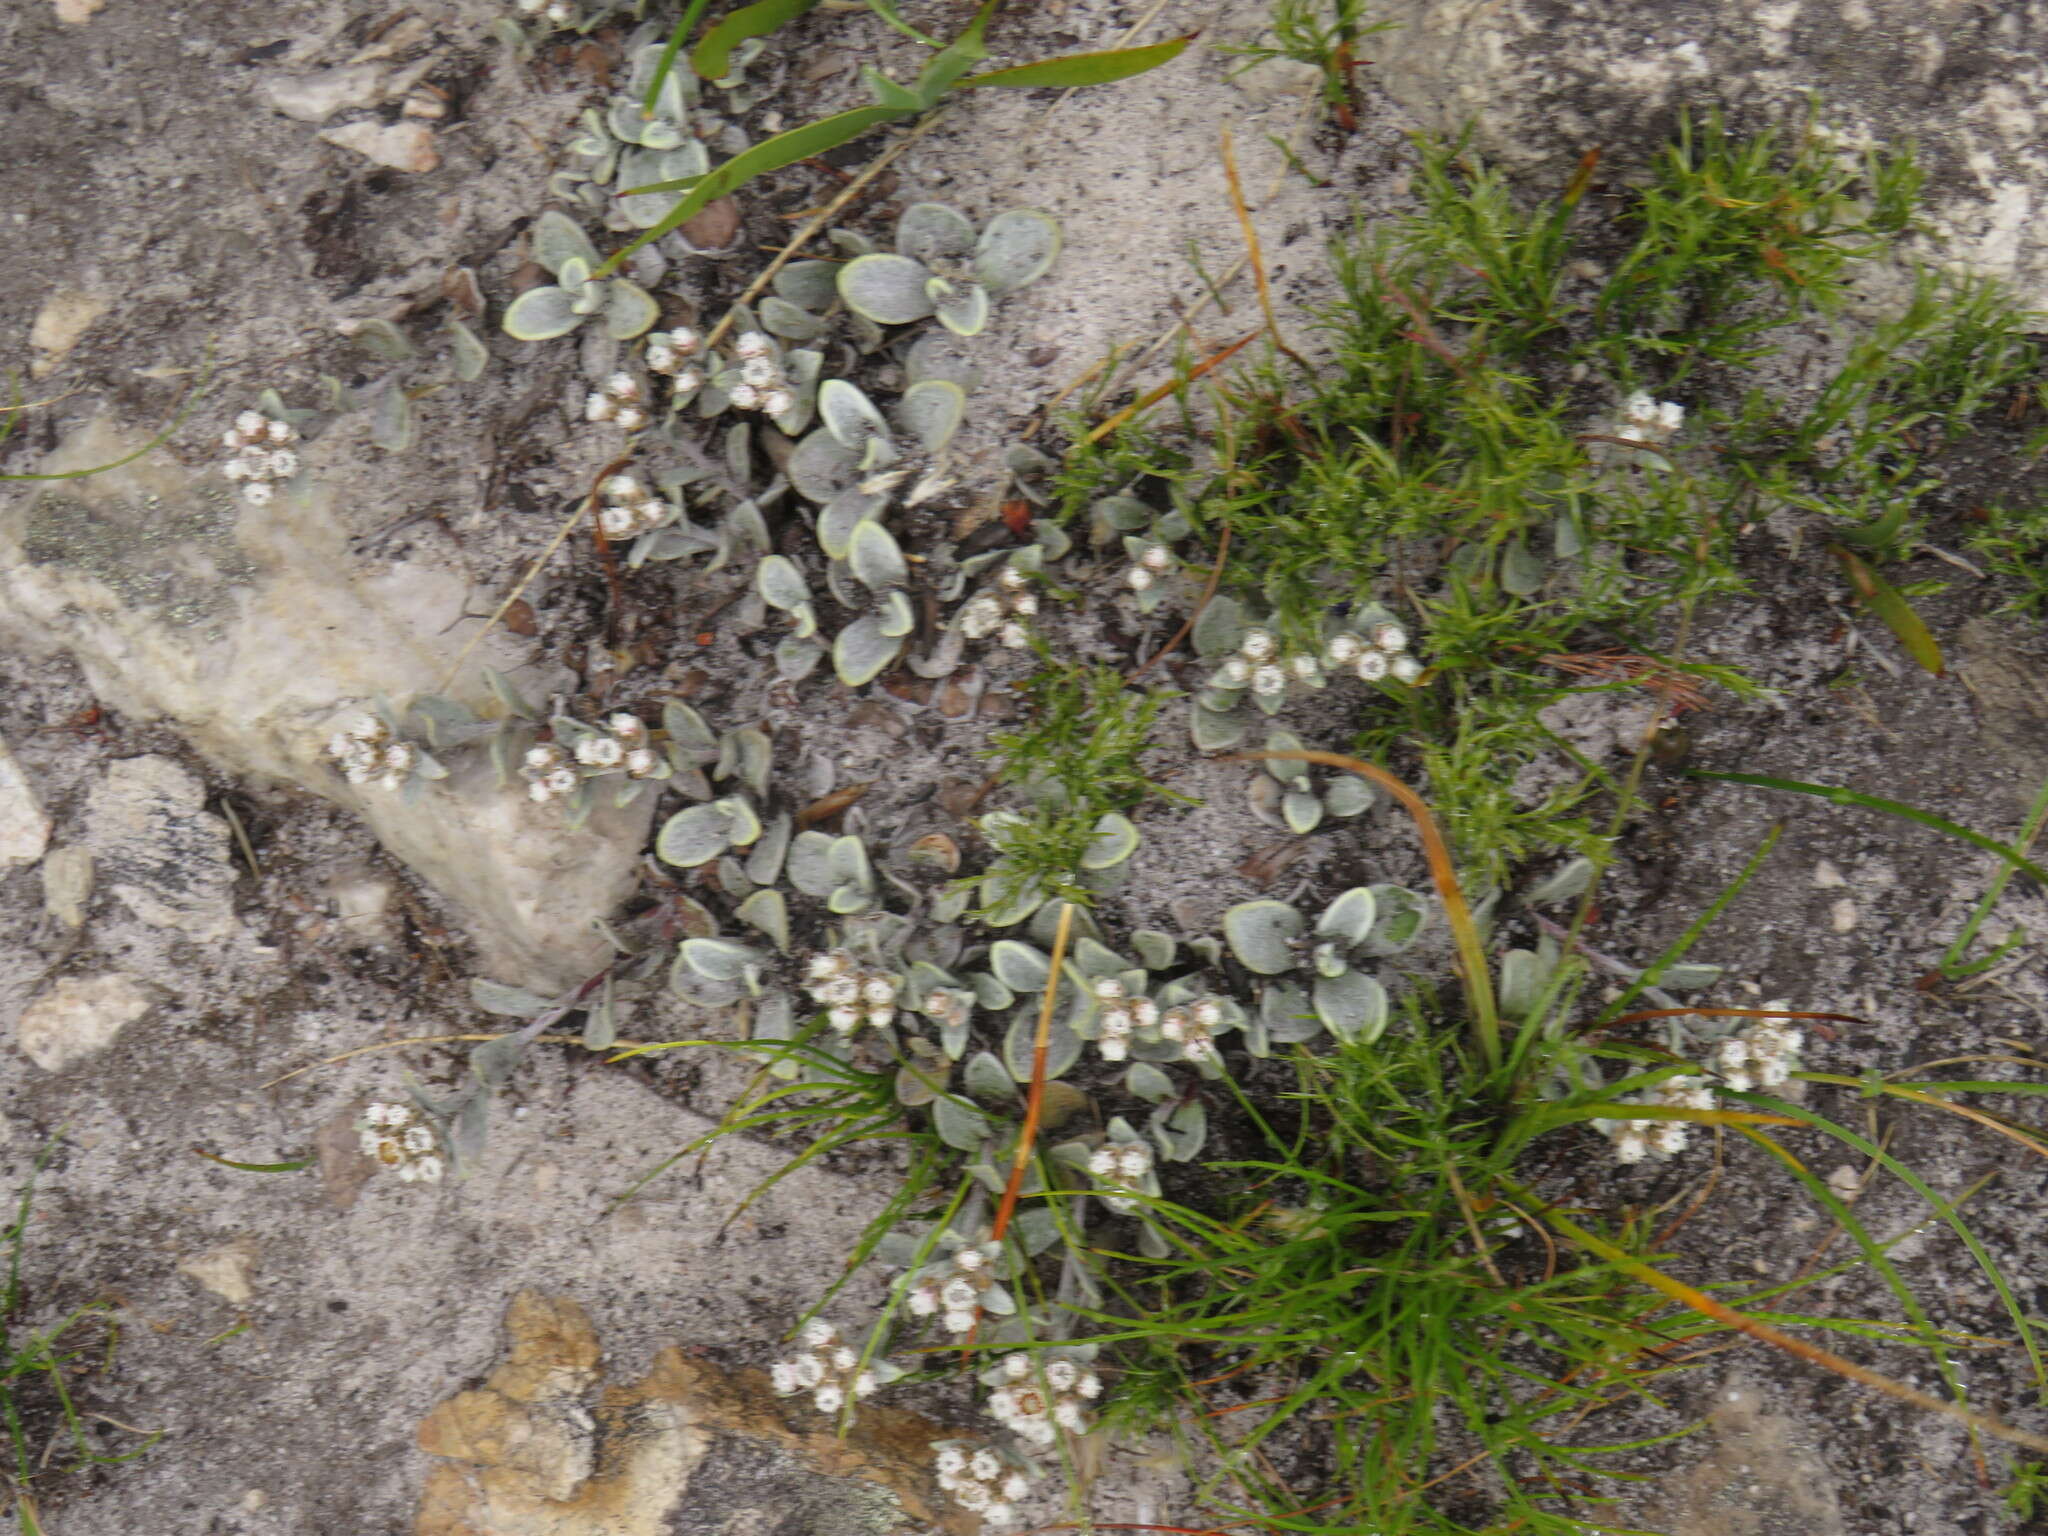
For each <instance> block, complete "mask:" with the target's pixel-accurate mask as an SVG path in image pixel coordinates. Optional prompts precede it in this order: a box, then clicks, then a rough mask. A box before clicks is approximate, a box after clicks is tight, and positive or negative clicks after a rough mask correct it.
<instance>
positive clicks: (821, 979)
mask: <svg viewBox="0 0 2048 1536" xmlns="http://www.w3.org/2000/svg"><path fill="white" fill-rule="evenodd" d="M804 990H805V991H806V992H808V993H810V995H811V1001H812V1002H814V1003H817V1004H819V1005H820V1006H822V1007H823V1008H824V1009H825V1010H826V1013H825V1022H826V1023H828V1024H830V1025H831V1026H832V1028H833V1029H834V1030H835V1031H837V1032H838V1033H839V1034H842V1035H850V1034H852V1033H853V1032H854V1031H855V1030H857V1029H859V1028H860V1027H861V1025H863V1024H872V1025H874V1026H875V1027H876V1028H877V1029H882V1028H886V1027H887V1026H888V1025H890V1024H892V1023H894V1022H895V1020H896V998H897V994H898V993H900V992H901V991H902V990H903V986H902V983H901V982H900V981H898V980H897V978H896V977H894V976H892V975H891V974H890V973H889V972H887V971H883V970H877V969H874V968H872V967H868V966H863V965H861V964H860V963H859V962H858V961H856V960H855V959H854V958H853V956H852V955H851V954H849V953H848V952H847V951H845V950H843V949H832V950H827V951H826V952H825V953H823V954H821V955H813V956H811V958H810V962H809V963H808V964H807V965H806V966H805V967H804Z"/></svg>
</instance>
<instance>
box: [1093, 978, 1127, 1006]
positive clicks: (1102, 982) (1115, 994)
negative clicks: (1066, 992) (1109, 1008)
mask: <svg viewBox="0 0 2048 1536" xmlns="http://www.w3.org/2000/svg"><path fill="white" fill-rule="evenodd" d="M1091 990H1092V991H1093V992H1094V993H1095V996H1096V998H1097V999H1098V1000H1099V1001H1101V1002H1105V1003H1107V1002H1114V1001H1115V1000H1116V999H1117V998H1119V997H1122V996H1123V995H1124V984H1123V982H1121V981H1120V980H1118V979H1117V978H1116V977H1114V976H1098V977H1097V978H1096V979H1095V982H1094V984H1093V986H1092V987H1091Z"/></svg>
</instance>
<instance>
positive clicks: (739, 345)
mask: <svg viewBox="0 0 2048 1536" xmlns="http://www.w3.org/2000/svg"><path fill="white" fill-rule="evenodd" d="M732 355H733V356H734V357H736V358H738V359H739V365H740V366H739V375H740V378H739V382H738V383H737V384H730V385H727V386H726V391H725V397H726V399H728V400H730V401H731V402H732V408H733V409H734V410H736V411H762V412H765V413H766V414H767V415H770V416H782V415H786V414H788V413H789V412H790V411H793V410H795V409H796V386H795V385H794V384H792V383H790V381H789V376H788V375H787V374H785V373H784V372H783V371H782V361H781V359H780V358H778V357H777V356H776V355H775V343H774V342H773V341H771V340H770V339H769V337H768V335H767V333H766V332H763V331H741V332H740V333H739V335H738V336H736V337H734V338H733V343H732Z"/></svg>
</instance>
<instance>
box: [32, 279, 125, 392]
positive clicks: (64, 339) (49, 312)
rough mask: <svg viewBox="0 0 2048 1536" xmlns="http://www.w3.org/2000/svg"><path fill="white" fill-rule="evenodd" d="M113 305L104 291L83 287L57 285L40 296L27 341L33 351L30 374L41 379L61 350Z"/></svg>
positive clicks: (59, 359)
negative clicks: (87, 289)
mask: <svg viewBox="0 0 2048 1536" xmlns="http://www.w3.org/2000/svg"><path fill="white" fill-rule="evenodd" d="M112 307H113V300H112V299H110V298H108V297H107V296H106V295H105V294H102V293H88V292H87V291H86V290H85V289H83V288H59V289H58V290H57V291H56V292H55V293H52V294H51V295H50V296H49V297H48V298H47V299H45V300H43V307H42V308H41V309H39V310H37V311H36V318H35V323H34V324H32V325H31V326H29V328H28V344H29V347H30V349H31V350H32V351H33V352H34V354H35V355H34V357H32V358H31V359H30V360H29V365H28V371H29V377H30V378H36V379H40V378H43V377H45V376H46V375H48V374H50V373H51V372H53V371H54V370H55V369H56V367H57V364H58V363H60V362H62V361H63V359H64V354H65V353H67V352H69V351H70V350H71V349H72V348H73V347H75V346H77V345H78V338H79V337H81V336H83V335H84V334H85V333H86V332H87V331H89V330H91V329H92V327H93V322H95V321H96V320H98V319H99V318H100V316H101V315H104V314H105V313H106V312H107V311H108V310H109V309H110V308H112Z"/></svg>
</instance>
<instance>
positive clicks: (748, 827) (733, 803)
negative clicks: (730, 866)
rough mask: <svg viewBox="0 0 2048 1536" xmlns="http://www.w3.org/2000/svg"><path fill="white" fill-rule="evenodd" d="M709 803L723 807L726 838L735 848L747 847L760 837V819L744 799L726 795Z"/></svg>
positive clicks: (738, 796)
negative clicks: (725, 820) (726, 828)
mask: <svg viewBox="0 0 2048 1536" xmlns="http://www.w3.org/2000/svg"><path fill="white" fill-rule="evenodd" d="M711 803H712V804H713V805H716V806H722V807H724V809H725V814H726V819H727V826H728V830H727V833H726V836H727V838H728V839H729V840H730V841H731V842H732V843H733V845H734V846H735V847H739V848H745V847H748V846H749V845H751V844H752V843H753V841H754V839H755V838H757V837H759V836H760V835H761V817H760V815H759V814H758V813H757V812H756V811H755V810H754V808H753V806H752V805H750V804H748V803H747V801H746V799H745V798H744V797H742V796H740V795H727V796H726V797H725V798H724V799H722V800H714V801H712V802H711Z"/></svg>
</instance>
